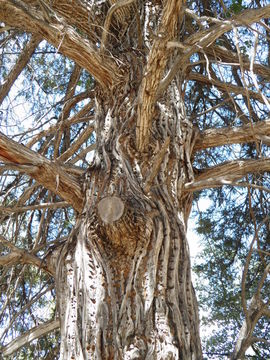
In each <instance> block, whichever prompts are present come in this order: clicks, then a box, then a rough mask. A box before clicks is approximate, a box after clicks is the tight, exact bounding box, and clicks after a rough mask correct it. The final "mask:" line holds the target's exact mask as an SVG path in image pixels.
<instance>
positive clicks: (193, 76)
mask: <svg viewBox="0 0 270 360" xmlns="http://www.w3.org/2000/svg"><path fill="white" fill-rule="evenodd" d="M188 79H189V80H193V81H198V82H202V83H204V84H207V85H210V86H216V87H217V88H218V89H220V90H222V91H224V92H227V93H228V92H230V93H231V92H232V93H235V94H241V95H243V96H247V94H248V95H249V96H250V97H252V98H253V99H256V100H258V101H260V102H261V103H264V99H263V97H262V95H261V94H260V93H257V92H256V91H252V90H248V89H247V88H246V87H241V86H237V85H233V84H230V83H225V82H223V81H218V80H215V79H213V78H211V79H209V78H208V77H207V76H204V75H201V74H198V73H195V72H191V73H189V75H188Z"/></svg>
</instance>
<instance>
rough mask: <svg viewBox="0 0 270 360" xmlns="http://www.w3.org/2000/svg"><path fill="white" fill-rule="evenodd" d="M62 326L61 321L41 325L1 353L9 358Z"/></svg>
mask: <svg viewBox="0 0 270 360" xmlns="http://www.w3.org/2000/svg"><path fill="white" fill-rule="evenodd" d="M59 326H60V322H59V320H58V319H57V320H50V321H47V322H45V323H43V324H40V325H38V326H36V327H34V328H32V329H31V330H29V331H27V332H26V333H25V334H23V335H22V336H20V337H18V338H17V339H14V340H13V341H11V342H10V343H9V344H7V345H6V346H4V347H3V348H2V349H1V353H2V355H3V356H8V355H11V354H12V353H14V352H15V351H17V350H18V349H20V348H21V347H22V346H25V345H26V344H28V343H30V342H31V341H33V340H35V339H37V338H39V337H41V336H43V335H46V334H48V333H49V332H51V331H53V330H56V329H58V328H59Z"/></svg>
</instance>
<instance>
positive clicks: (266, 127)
mask: <svg viewBox="0 0 270 360" xmlns="http://www.w3.org/2000/svg"><path fill="white" fill-rule="evenodd" d="M268 136H270V119H267V120H264V121H260V122H257V123H250V124H248V125H245V126H238V127H224V128H219V129H209V130H205V131H203V132H201V133H200V134H199V135H198V137H197V139H196V143H195V145H194V149H193V150H194V151H195V152H196V151H200V150H204V149H207V148H210V147H215V146H223V145H230V144H241V143H246V142H254V141H256V140H259V141H262V142H263V143H265V144H267V145H270V137H269V138H268Z"/></svg>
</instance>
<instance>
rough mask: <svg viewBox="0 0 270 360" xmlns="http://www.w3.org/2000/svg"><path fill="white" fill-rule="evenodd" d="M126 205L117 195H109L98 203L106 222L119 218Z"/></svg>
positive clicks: (102, 218) (110, 222)
mask: <svg viewBox="0 0 270 360" xmlns="http://www.w3.org/2000/svg"><path fill="white" fill-rule="evenodd" d="M124 208H125V205H124V203H123V201H122V200H121V199H120V198H119V197H117V196H108V197H105V198H104V199H102V200H101V201H100V202H99V203H98V214H99V216H100V218H101V220H102V221H104V222H105V223H106V224H112V223H113V222H115V221H117V220H119V219H120V218H121V217H122V215H123V212H124Z"/></svg>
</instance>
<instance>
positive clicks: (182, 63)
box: [158, 5, 270, 94]
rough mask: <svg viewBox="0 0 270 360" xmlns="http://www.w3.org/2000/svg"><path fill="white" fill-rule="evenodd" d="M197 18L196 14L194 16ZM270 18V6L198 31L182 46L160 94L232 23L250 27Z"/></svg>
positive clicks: (241, 14)
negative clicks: (192, 59)
mask: <svg viewBox="0 0 270 360" xmlns="http://www.w3.org/2000/svg"><path fill="white" fill-rule="evenodd" d="M194 15H195V16H196V14H194ZM269 16H270V5H267V6H265V7H262V8H259V9H252V10H245V11H242V12H241V13H240V14H239V15H237V16H234V18H233V19H228V20H220V21H218V23H217V24H216V25H213V26H211V27H209V28H208V29H206V30H202V31H198V32H196V33H194V34H192V35H190V36H189V37H188V38H187V39H186V41H185V42H184V43H183V44H182V45H183V46H182V47H183V49H184V51H182V53H181V54H179V55H178V56H177V58H176V60H175V62H174V65H173V66H172V67H171V69H170V71H169V72H168V74H167V75H166V76H165V77H164V79H163V80H162V81H161V83H160V86H159V89H158V93H159V94H162V93H163V92H164V91H165V90H166V88H167V87H168V86H169V84H170V83H171V81H172V80H173V78H174V76H175V75H176V74H177V73H178V71H179V70H180V69H181V71H183V70H184V69H185V68H186V66H187V65H188V63H189V58H190V56H191V55H192V54H194V53H195V52H201V51H202V50H203V49H205V48H207V47H209V46H210V45H211V44H213V43H214V42H215V40H216V39H218V38H219V37H220V36H221V35H223V34H224V33H226V32H227V31H229V30H231V29H232V22H233V25H234V26H242V25H250V24H252V23H255V22H258V21H259V20H260V19H263V18H265V17H269Z"/></svg>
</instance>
